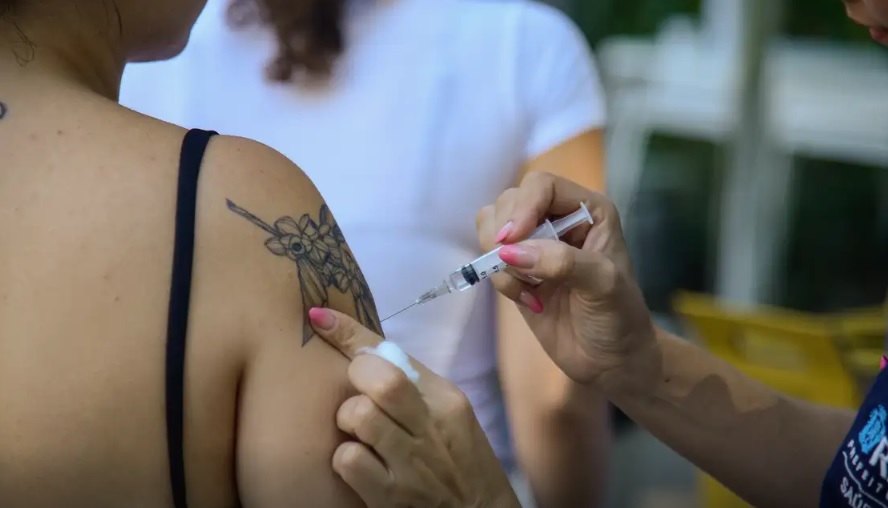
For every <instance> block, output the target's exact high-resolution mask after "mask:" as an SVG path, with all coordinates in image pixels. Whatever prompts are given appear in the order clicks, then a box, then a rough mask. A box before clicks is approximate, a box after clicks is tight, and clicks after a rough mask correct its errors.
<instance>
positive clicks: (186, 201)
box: [166, 129, 216, 508]
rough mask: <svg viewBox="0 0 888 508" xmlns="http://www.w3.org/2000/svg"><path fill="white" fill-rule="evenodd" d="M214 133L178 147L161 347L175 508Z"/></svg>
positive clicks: (182, 505) (181, 490)
mask: <svg viewBox="0 0 888 508" xmlns="http://www.w3.org/2000/svg"><path fill="white" fill-rule="evenodd" d="M215 135H216V133H215V132H209V131H202V130H198V129H193V130H190V131H188V133H187V134H186V135H185V139H184V141H183V142H182V154H181V156H180V158H179V186H178V196H177V199H176V234H175V243H174V245H173V273H172V280H171V282H170V310H169V316H168V317H167V320H168V321H167V343H166V423H167V448H168V452H169V461H170V482H171V484H172V492H173V502H174V505H175V507H176V508H187V506H188V502H187V498H186V490H185V453H184V448H183V445H184V443H183V428H184V421H185V352H186V347H185V346H186V339H187V335H188V307H189V303H190V300H191V271H192V264H193V261H194V225H195V224H194V221H195V215H196V210H197V181H198V176H199V175H200V165H201V162H202V161H203V157H204V152H206V149H207V144H209V142H210V138H212V137H213V136H215Z"/></svg>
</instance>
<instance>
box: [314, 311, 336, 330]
mask: <svg viewBox="0 0 888 508" xmlns="http://www.w3.org/2000/svg"><path fill="white" fill-rule="evenodd" d="M308 318H309V319H311V322H312V323H314V325H315V326H317V327H318V328H320V329H321V330H332V329H333V328H335V327H336V316H334V315H333V313H332V312H330V311H329V310H327V309H322V308H320V307H314V308H313V309H311V310H309V311H308Z"/></svg>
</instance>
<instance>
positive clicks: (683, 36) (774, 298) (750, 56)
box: [550, 0, 888, 508]
mask: <svg viewBox="0 0 888 508" xmlns="http://www.w3.org/2000/svg"><path fill="white" fill-rule="evenodd" d="M550 3H552V4H554V5H557V6H558V7H560V8H562V9H563V10H565V11H566V12H567V13H569V14H570V15H571V16H572V17H573V18H574V19H575V20H576V21H577V23H578V24H579V25H580V26H581V27H582V29H583V30H584V32H585V34H586V35H587V37H588V39H589V41H590V43H591V44H592V46H593V48H594V50H595V52H596V56H597V58H598V64H599V67H600V70H601V72H602V75H603V77H604V79H605V83H606V88H607V96H608V102H609V110H610V111H609V119H608V147H607V148H608V159H609V160H608V165H609V171H608V179H609V182H608V186H609V191H610V192H611V194H612V195H613V197H614V199H615V200H616V201H617V203H618V205H619V206H620V208H621V211H622V213H623V215H624V216H625V224H624V225H625V228H626V231H627V235H628V237H629V238H630V241H631V245H632V250H633V256H634V262H635V263H636V267H637V270H638V274H639V277H640V281H641V283H642V286H643V288H644V290H645V293H646V296H647V299H648V302H649V304H650V305H651V307H652V308H653V310H654V311H655V312H656V313H657V316H658V319H659V320H660V321H661V322H662V324H663V325H664V326H667V327H669V328H671V329H674V330H676V331H680V332H681V333H683V334H684V335H685V336H688V337H689V338H691V340H697V341H699V342H700V343H702V344H703V345H704V346H707V347H709V348H710V349H712V350H713V351H714V352H715V353H716V354H718V355H720V356H722V357H723V358H725V359H727V360H728V361H730V362H732V363H734V364H735V365H737V366H738V367H740V368H741V369H743V370H745V371H746V372H748V373H750V374H752V375H754V376H756V377H758V378H759V379H761V380H762V381H764V382H766V383H768V384H771V385H772V386H775V387H777V388H779V389H782V390H784V391H787V392H790V393H793V394H794V395H797V396H801V397H805V398H808V399H811V400H817V401H819V402H823V403H827V404H832V405H837V406H845V405H847V406H853V405H854V404H856V403H857V401H858V400H859V399H860V397H861V396H862V395H861V393H862V390H864V389H865V387H866V385H867V383H868V382H869V380H870V379H871V378H872V375H873V374H874V373H875V371H876V369H877V367H878V358H879V352H880V349H881V348H882V346H883V340H884V339H883V337H884V332H885V325H884V320H883V317H884V316H883V315H884V312H883V309H884V305H883V302H884V300H885V296H886V288H888V263H886V260H888V199H886V198H888V195H886V192H888V171H885V169H886V167H888V102H886V101H885V100H883V99H880V98H879V97H878V95H877V94H880V93H884V91H885V90H888V52H886V51H885V50H884V49H882V48H879V47H877V46H876V45H874V44H872V43H871V42H870V41H869V40H868V35H867V33H866V32H865V30H861V29H860V28H859V27H855V26H854V25H853V24H852V23H851V22H850V21H847V20H846V19H845V18H844V17H843V16H842V6H841V4H840V2H838V1H836V0H782V1H775V0H770V1H760V0H620V1H619V2H618V1H616V0H594V1H591V0H583V1H581V0H575V1H572V0H560V1H558V2H554V1H553V2H550ZM617 421H618V425H617V433H618V444H617V449H616V453H615V454H614V457H615V464H614V468H613V473H612V474H613V478H612V483H611V484H612V485H613V486H614V488H613V490H612V492H611V499H610V503H609V505H610V506H613V507H640V508H649V507H650V508H653V507H661V508H668V507H672V506H675V507H693V506H700V507H707V508H708V507H719V508H721V507H733V506H738V507H739V506H745V505H744V504H742V503H740V502H739V501H738V500H736V499H735V498H733V497H732V496H731V495H730V494H728V493H727V492H725V491H724V490H723V489H720V488H719V487H718V486H717V485H716V484H715V483H714V482H712V481H710V480H708V479H706V478H704V477H703V476H702V475H699V474H697V473H696V472H695V470H694V469H693V467H691V466H690V465H688V464H687V463H686V462H685V461H683V460H682V459H681V458H680V457H678V456H676V455H674V454H672V453H671V452H670V451H668V450H667V449H665V448H664V447H663V446H662V445H659V444H658V443H657V442H656V441H655V440H654V439H653V438H652V437H650V436H649V435H647V434H646V433H645V432H643V431H641V430H639V429H637V428H635V426H634V425H632V424H631V422H627V421H626V420H625V419H623V418H619V416H618V420H617Z"/></svg>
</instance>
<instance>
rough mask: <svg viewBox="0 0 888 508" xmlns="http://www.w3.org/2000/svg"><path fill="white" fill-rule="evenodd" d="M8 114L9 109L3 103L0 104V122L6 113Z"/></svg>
mask: <svg viewBox="0 0 888 508" xmlns="http://www.w3.org/2000/svg"><path fill="white" fill-rule="evenodd" d="M8 112H9V108H7V107H6V103H5V102H0V120H3V119H4V118H6V113H8Z"/></svg>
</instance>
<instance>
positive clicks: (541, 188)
mask: <svg viewBox="0 0 888 508" xmlns="http://www.w3.org/2000/svg"><path fill="white" fill-rule="evenodd" d="M580 202H583V203H585V205H586V207H587V208H588V209H589V213H591V214H592V218H593V220H594V221H595V224H597V225H598V226H599V227H600V226H603V225H605V224H607V223H612V222H614V220H615V217H617V215H616V209H615V208H614V206H613V203H611V202H610V200H608V199H607V197H605V196H604V195H603V194H600V193H598V192H594V191H591V190H589V189H586V188H584V187H582V186H581V185H579V184H576V183H574V182H572V181H570V180H567V179H565V178H561V177H558V176H555V175H552V174H550V173H543V172H539V171H534V172H531V173H528V175H527V176H525V177H524V179H523V180H522V181H521V185H520V186H519V187H518V192H516V193H515V195H514V198H513V199H511V200H510V201H509V202H508V203H503V205H502V209H498V210H497V211H496V215H497V218H498V219H500V221H501V222H502V224H497V227H502V226H504V225H505V224H506V223H507V222H510V221H511V223H512V227H511V228H510V232H509V234H508V235H507V236H506V237H505V239H504V240H503V242H504V243H514V242H518V241H521V240H524V239H525V238H527V237H528V236H529V235H530V234H531V233H532V232H533V230H534V229H536V227H537V226H539V225H540V223H541V222H542V221H543V220H544V219H546V218H548V217H550V216H553V215H555V216H557V215H567V214H570V213H573V212H575V211H576V210H577V208H578V206H579V203H580Z"/></svg>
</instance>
